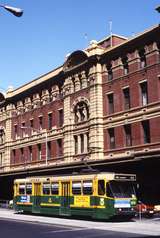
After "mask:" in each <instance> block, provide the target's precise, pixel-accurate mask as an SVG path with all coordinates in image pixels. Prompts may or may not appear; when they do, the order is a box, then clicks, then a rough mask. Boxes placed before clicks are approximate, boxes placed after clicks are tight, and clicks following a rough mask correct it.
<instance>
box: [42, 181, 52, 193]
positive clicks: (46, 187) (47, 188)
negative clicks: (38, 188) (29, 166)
mask: <svg viewBox="0 0 160 238" xmlns="http://www.w3.org/2000/svg"><path fill="white" fill-rule="evenodd" d="M42 188H43V194H45V195H49V194H50V189H51V184H50V183H43V186H42Z"/></svg>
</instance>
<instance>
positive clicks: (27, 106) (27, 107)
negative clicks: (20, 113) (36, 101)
mask: <svg viewBox="0 0 160 238" xmlns="http://www.w3.org/2000/svg"><path fill="white" fill-rule="evenodd" d="M24 106H25V111H26V112H28V111H30V110H31V109H32V101H31V98H30V97H27V98H25V100H24Z"/></svg>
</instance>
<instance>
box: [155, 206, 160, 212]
mask: <svg viewBox="0 0 160 238" xmlns="http://www.w3.org/2000/svg"><path fill="white" fill-rule="evenodd" d="M154 213H159V214H160V205H154Z"/></svg>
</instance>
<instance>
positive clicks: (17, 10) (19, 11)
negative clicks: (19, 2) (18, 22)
mask: <svg viewBox="0 0 160 238" xmlns="http://www.w3.org/2000/svg"><path fill="white" fill-rule="evenodd" d="M0 7H1V8H4V9H5V10H7V11H8V12H11V13H12V14H13V15H14V16H16V17H21V16H22V15H23V10H22V9H20V8H17V7H11V6H7V5H1V4H0Z"/></svg>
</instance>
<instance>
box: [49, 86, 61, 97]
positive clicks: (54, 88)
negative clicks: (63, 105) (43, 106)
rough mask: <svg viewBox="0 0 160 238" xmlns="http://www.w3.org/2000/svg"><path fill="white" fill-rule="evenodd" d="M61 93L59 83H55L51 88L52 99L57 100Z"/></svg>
mask: <svg viewBox="0 0 160 238" xmlns="http://www.w3.org/2000/svg"><path fill="white" fill-rule="evenodd" d="M58 95H59V88H58V85H54V86H52V88H51V99H52V101H55V100H56V99H57V98H58Z"/></svg>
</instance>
